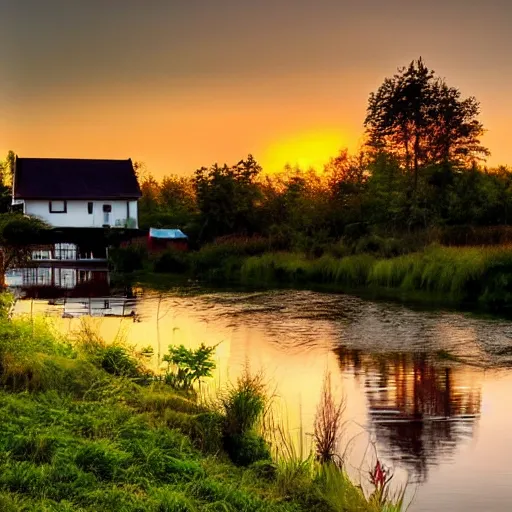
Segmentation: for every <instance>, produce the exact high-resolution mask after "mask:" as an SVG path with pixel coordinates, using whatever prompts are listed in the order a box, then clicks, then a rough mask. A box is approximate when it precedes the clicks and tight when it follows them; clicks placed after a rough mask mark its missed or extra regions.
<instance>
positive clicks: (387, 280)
mask: <svg viewBox="0 0 512 512" xmlns="http://www.w3.org/2000/svg"><path fill="white" fill-rule="evenodd" d="M239 278H240V281H241V282H243V283H250V282H260V283H271V282H293V283H297V284H306V283H322V284H327V285H334V286H339V287H340V288H341V289H350V288H362V287H366V288H369V289H372V288H373V289H378V288H380V289H388V290H394V291H402V292H409V293H414V292H423V293H424V296H425V298H426V299H427V298H433V297H435V298H437V299H438V300H445V301H447V302H452V303H469V304H475V305H479V306H482V307H484V308H489V309H493V310H494V309H496V310H503V309H504V308H506V307H507V306H508V304H510V303H511V300H512V246H500V247H482V248H480V247H441V246H431V247H429V248H427V249H425V250H424V251H421V252H415V253H411V254H406V255H403V256H398V257H394V258H379V257H376V256H374V255H371V254H358V255H354V256H347V257H344V258H335V257H333V256H332V255H325V256H323V257H321V258H316V259H311V258H306V257H304V256H302V255H297V254H286V253H268V254H263V255H260V256H251V257H248V258H247V259H245V260H244V261H243V262H242V264H241V266H240V274H239Z"/></svg>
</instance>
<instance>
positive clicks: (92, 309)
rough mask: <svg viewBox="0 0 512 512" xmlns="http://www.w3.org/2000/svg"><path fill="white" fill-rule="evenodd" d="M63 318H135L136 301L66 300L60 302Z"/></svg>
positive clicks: (108, 299)
mask: <svg viewBox="0 0 512 512" xmlns="http://www.w3.org/2000/svg"><path fill="white" fill-rule="evenodd" d="M62 306H63V313H62V316H63V317H64V318H75V317H80V316H119V317H125V316H132V317H135V316H136V299H135V298H126V297H94V298H92V297H89V298H78V297H77V298H66V299H63V300H62Z"/></svg>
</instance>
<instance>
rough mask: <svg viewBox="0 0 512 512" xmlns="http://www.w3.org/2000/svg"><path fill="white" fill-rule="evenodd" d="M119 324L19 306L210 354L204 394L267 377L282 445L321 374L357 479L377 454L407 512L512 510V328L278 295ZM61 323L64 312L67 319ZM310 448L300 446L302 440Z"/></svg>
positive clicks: (345, 299)
mask: <svg viewBox="0 0 512 512" xmlns="http://www.w3.org/2000/svg"><path fill="white" fill-rule="evenodd" d="M132 304H133V307H134V315H133V316H130V317H128V318H119V317H100V318H88V317H81V318H62V316H63V315H62V312H63V306H62V305H61V306H59V305H49V304H48V302H44V301H30V300H25V301H19V302H18V303H17V306H16V311H15V312H16V313H17V314H24V313H25V314H26V313H28V312H30V311H32V313H33V314H37V313H42V314H44V315H45V316H46V317H48V318H51V319H52V320H51V321H52V322H54V323H55V325H56V326H57V328H58V329H59V330H60V331H61V332H66V333H67V332H76V331H77V330H78V329H80V328H81V326H83V323H84V322H87V323H89V324H92V326H93V327H94V329H96V330H97V331H98V332H99V333H100V334H101V335H102V336H103V337H104V338H105V339H106V340H107V341H112V340H114V339H116V338H117V339H122V340H124V341H125V342H127V343H129V344H131V345H134V346H137V347H138V348H142V347H146V346H148V345H151V346H152V347H153V348H154V351H155V358H156V357H157V356H158V354H160V356H162V355H163V354H164V353H165V352H166V351H167V346H168V345H169V344H181V343H183V344H185V345H186V346H189V347H196V346H198V345H199V344H200V343H201V342H205V343H206V344H219V345H218V347H217V350H216V362H217V369H216V373H215V376H214V377H213V378H212V379H211V382H210V388H211V389H218V388H221V387H222V386H223V385H225V383H226V382H227V381H229V380H231V381H233V380H235V379H236V378H237V376H239V375H240V374H241V372H242V371H243V369H244V367H245V366H247V365H248V366H249V368H250V371H251V372H258V371H263V372H264V375H265V379H266V381H267V383H268V386H269V389H270V390H271V391H272V393H273V394H274V395H275V398H274V404H275V405H274V408H275V410H277V411H279V417H280V420H279V421H281V423H282V424H283V425H285V428H286V429H287V431H289V432H290V436H292V437H293V436H295V438H298V437H299V436H300V435H301V433H302V434H303V435H304V437H305V439H306V440H307V439H310V435H309V434H311V432H312V431H313V423H314V416H315V411H316V408H317V404H318V402H319V398H320V394H321V390H322V385H323V381H324V378H325V376H326V375H327V373H330V375H331V381H332V385H333V388H334V391H335V395H336V396H337V398H338V399H342V400H343V401H344V403H345V410H344V421H345V426H344V433H343V436H342V439H341V441H340V450H343V453H344V454H345V455H346V464H347V470H348V472H349V474H350V475H351V476H352V478H354V479H358V478H362V479H363V480H365V478H366V475H367V471H368V468H369V465H371V464H373V463H374V461H375V457H376V454H378V457H379V458H380V459H381V460H383V461H384V462H385V463H386V464H387V465H388V466H390V467H391V468H393V471H394V474H395V476H394V479H393V480H394V483H395V485H396V486H399V485H402V484H403V483H404V482H405V481H406V480H407V481H408V482H409V483H408V497H409V498H412V504H411V506H410V509H409V510H411V511H412V512H422V511H440V510H442V511H451V512H456V511H464V512H469V511H479V512H481V511H483V510H485V511H489V512H490V511H503V510H508V509H509V508H510V504H511V503H512V487H511V486H510V482H511V481H512V469H511V467H512V411H511V409H510V408H509V405H508V398H509V397H510V396H512V371H511V368H512V323H511V322H508V321H505V320H502V319H496V318H490V317H479V316H476V315H472V314H466V313H460V312H453V311H439V310H437V311H431V310H430V311H425V310H423V311H422V310H415V309H411V308H409V307H406V306H404V305H400V304H397V303H390V302H373V301H367V300H362V299H359V298H356V297H353V296H350V295H342V294H328V293H318V292H311V291H296V290H280V291H267V292H233V291H207V290H202V291H201V290H195V291H189V292H187V291H186V290H178V289H176V290H172V291H169V292H166V293H157V292H152V291H151V290H142V289H140V290H138V295H137V297H136V299H134V300H133V301H132ZM64 316H70V315H64ZM306 442H307V441H306Z"/></svg>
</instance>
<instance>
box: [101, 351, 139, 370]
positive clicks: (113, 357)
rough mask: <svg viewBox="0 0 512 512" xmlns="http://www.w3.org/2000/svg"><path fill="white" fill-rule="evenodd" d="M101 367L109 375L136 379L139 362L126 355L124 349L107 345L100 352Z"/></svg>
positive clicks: (126, 352)
mask: <svg viewBox="0 0 512 512" xmlns="http://www.w3.org/2000/svg"><path fill="white" fill-rule="evenodd" d="M101 367H102V368H103V369H104V370H105V371H106V372H107V373H110V374H111V375H118V376H124V377H138V376H139V375H140V373H139V362H138V361H137V360H136V359H135V358H133V357H131V356H130V355H129V354H128V351H127V349H126V348H124V347H121V346H119V345H109V346H107V347H105V348H104V349H103V350H102V351H101Z"/></svg>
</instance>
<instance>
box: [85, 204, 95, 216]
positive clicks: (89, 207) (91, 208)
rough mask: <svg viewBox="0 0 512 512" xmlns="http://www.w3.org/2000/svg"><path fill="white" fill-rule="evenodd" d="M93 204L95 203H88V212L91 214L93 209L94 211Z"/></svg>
mask: <svg viewBox="0 0 512 512" xmlns="http://www.w3.org/2000/svg"><path fill="white" fill-rule="evenodd" d="M93 205H94V203H87V213H88V214H89V215H91V214H92V211H93Z"/></svg>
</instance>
